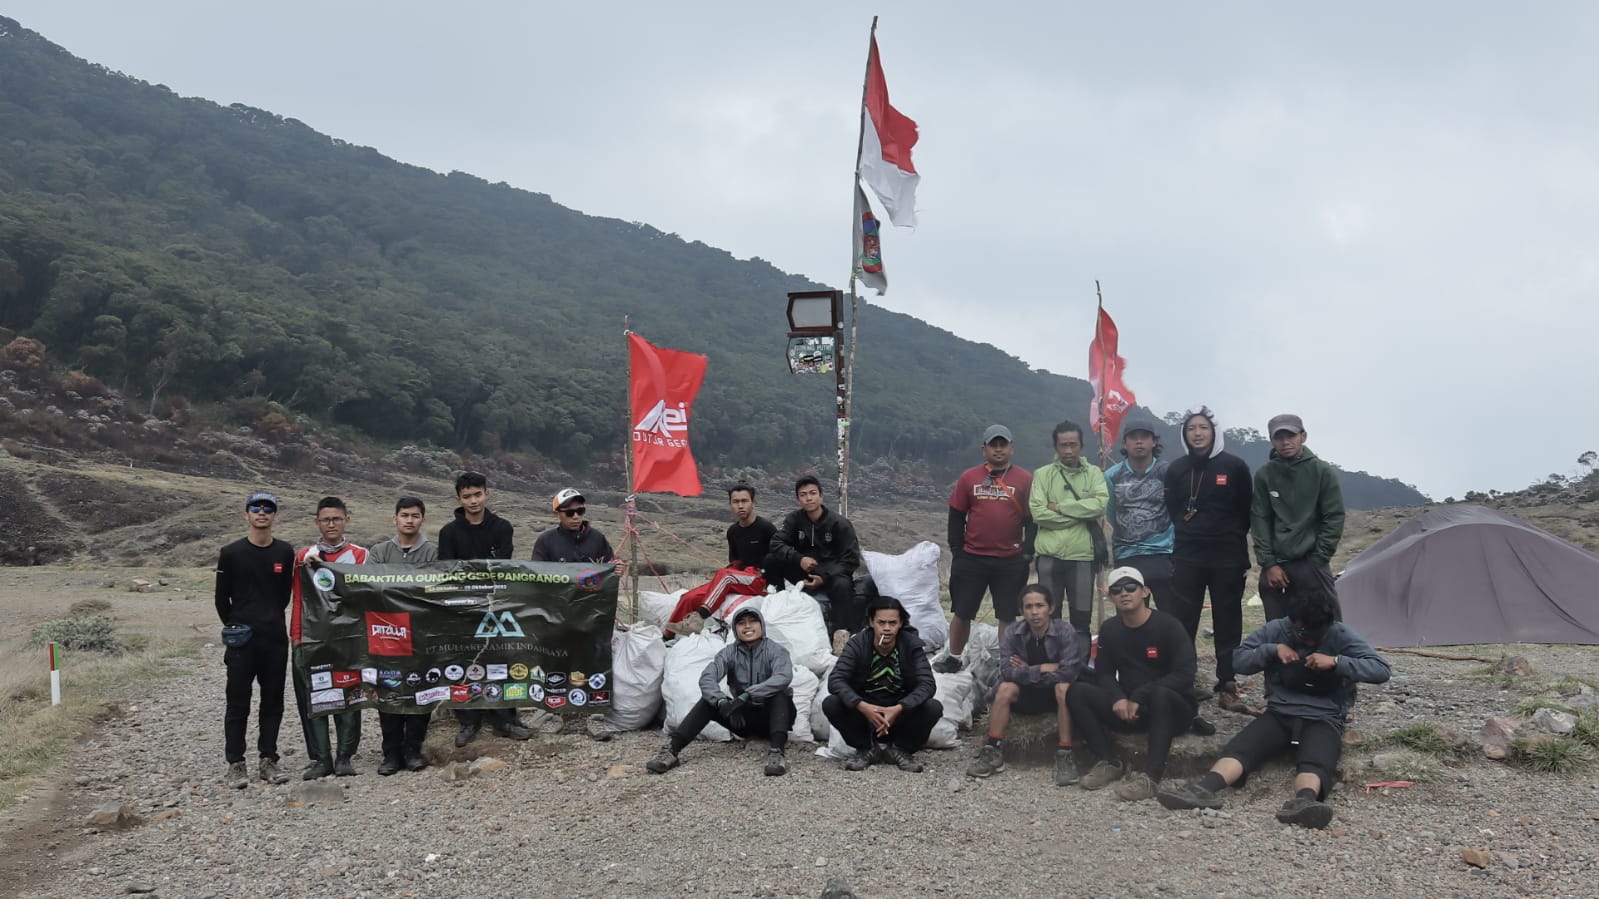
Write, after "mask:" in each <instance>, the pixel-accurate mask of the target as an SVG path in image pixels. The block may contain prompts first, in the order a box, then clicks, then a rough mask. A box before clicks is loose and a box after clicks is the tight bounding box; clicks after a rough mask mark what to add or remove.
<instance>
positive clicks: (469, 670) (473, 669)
mask: <svg viewBox="0 0 1599 899" xmlns="http://www.w3.org/2000/svg"><path fill="white" fill-rule="evenodd" d="M484 673H485V672H484V671H483V666H482V665H479V664H477V663H476V662H474V663H472V664H470V665H468V666H466V679H467V680H482V679H483V675H484Z"/></svg>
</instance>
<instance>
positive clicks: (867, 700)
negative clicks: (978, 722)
mask: <svg viewBox="0 0 1599 899" xmlns="http://www.w3.org/2000/svg"><path fill="white" fill-rule="evenodd" d="M866 615H867V622H868V624H867V626H866V627H865V628H863V629H862V630H860V631H858V632H856V633H855V635H854V636H852V637H850V638H849V642H848V643H846V644H844V649H843V652H842V653H840V655H839V657H838V663H837V664H835V665H834V666H833V672H832V674H830V675H828V678H827V691H828V693H829V694H830V695H829V696H828V697H827V698H826V699H825V700H823V701H822V713H823V714H824V715H826V716H827V720H828V721H829V722H830V723H831V724H832V725H833V727H835V728H837V729H838V732H839V733H840V734H842V735H843V737H844V742H845V743H848V744H849V745H850V747H851V748H853V749H854V750H855V755H854V756H853V757H852V758H850V759H849V761H847V762H845V763H844V770H846V771H865V770H866V769H867V768H869V767H871V766H872V765H873V764H874V763H876V762H878V761H880V760H882V759H885V758H886V759H888V760H889V761H891V762H893V763H894V764H895V765H897V766H898V767H899V769H900V770H901V771H910V772H912V773H916V772H920V771H921V770H922V763H921V762H918V761H917V760H916V756H915V753H916V751H917V750H918V749H921V748H922V747H923V746H926V745H927V738H928V736H929V735H930V734H931V733H932V732H933V725H935V724H937V723H938V719H939V718H940V717H942V716H943V714H944V706H943V705H942V704H941V703H940V702H939V701H938V700H937V699H934V698H933V694H934V692H936V690H937V686H938V684H937V681H935V680H934V679H933V666H932V664H931V663H930V662H928V660H927V650H926V649H925V648H924V647H923V646H922V640H921V637H920V636H919V635H918V634H917V633H916V628H914V627H911V623H910V621H911V619H910V614H909V613H908V612H906V611H905V607H904V606H903V605H900V601H899V600H897V599H895V598H893V597H892V596H880V597H878V598H877V599H874V600H872V603H871V605H869V606H868V607H867V609H866Z"/></svg>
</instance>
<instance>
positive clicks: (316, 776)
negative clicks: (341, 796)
mask: <svg viewBox="0 0 1599 899" xmlns="http://www.w3.org/2000/svg"><path fill="white" fill-rule="evenodd" d="M332 773H333V763H332V762H330V761H328V760H327V759H317V760H316V761H314V762H312V763H311V764H310V766H309V767H307V768H306V769H305V771H304V773H302V774H301V775H300V779H301V780H321V779H322V778H324V777H327V776H328V775H330V774H332Z"/></svg>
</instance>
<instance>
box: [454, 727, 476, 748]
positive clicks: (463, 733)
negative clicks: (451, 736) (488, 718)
mask: <svg viewBox="0 0 1599 899" xmlns="http://www.w3.org/2000/svg"><path fill="white" fill-rule="evenodd" d="M475 739H477V725H475V724H463V725H461V729H460V730H458V731H456V732H455V748H456V749H460V748H461V747H462V746H465V745H466V744H468V743H470V742H472V741H473V740H475Z"/></svg>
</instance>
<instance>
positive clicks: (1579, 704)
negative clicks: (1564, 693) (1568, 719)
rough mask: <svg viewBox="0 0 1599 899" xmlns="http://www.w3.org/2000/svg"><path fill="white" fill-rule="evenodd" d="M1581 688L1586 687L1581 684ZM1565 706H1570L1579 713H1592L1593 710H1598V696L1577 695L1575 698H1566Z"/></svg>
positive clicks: (1591, 694)
mask: <svg viewBox="0 0 1599 899" xmlns="http://www.w3.org/2000/svg"><path fill="white" fill-rule="evenodd" d="M1583 686H1584V687H1586V686H1588V685H1587V684H1583ZM1566 705H1569V706H1571V707H1572V708H1574V709H1576V710H1577V711H1579V712H1586V711H1593V710H1595V709H1599V695H1595V694H1593V693H1578V694H1577V695H1576V696H1571V697H1567V699H1566Z"/></svg>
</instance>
